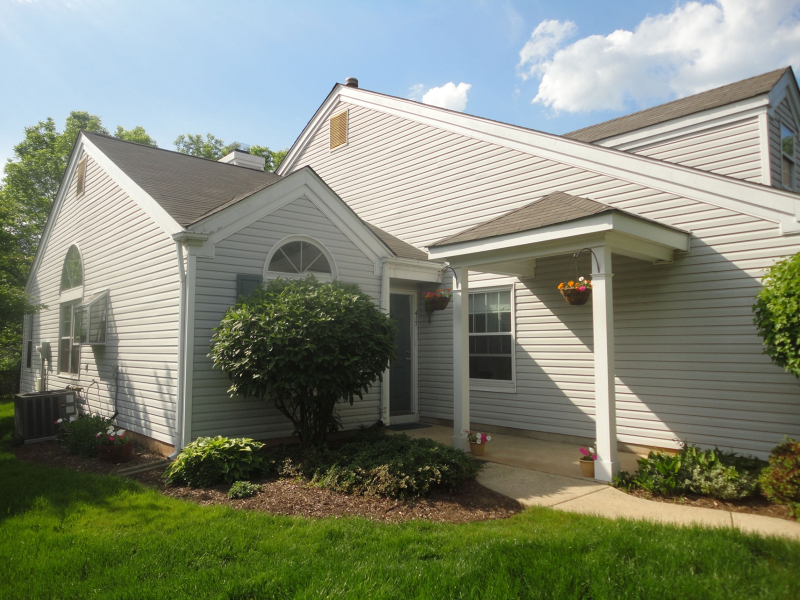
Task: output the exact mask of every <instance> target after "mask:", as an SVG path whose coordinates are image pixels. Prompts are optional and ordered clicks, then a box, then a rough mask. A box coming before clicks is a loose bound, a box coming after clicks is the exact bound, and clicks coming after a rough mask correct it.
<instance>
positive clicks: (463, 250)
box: [428, 211, 690, 260]
mask: <svg viewBox="0 0 800 600" xmlns="http://www.w3.org/2000/svg"><path fill="white" fill-rule="evenodd" d="M611 232H614V233H616V234H619V235H622V236H627V237H628V238H630V239H631V240H640V241H642V242H643V245H642V244H640V254H641V256H647V257H649V258H652V259H653V260H667V259H668V257H671V256H672V252H673V251H675V250H678V251H680V252H687V251H688V250H689V244H690V235H689V234H688V233H685V232H681V231H676V230H674V229H669V228H667V227H663V226H661V225H658V224H657V223H651V222H649V221H644V220H642V219H637V218H636V217H632V216H629V215H625V214H622V213H619V212H616V211H611V212H606V213H601V214H599V215H594V216H592V217H587V218H585V219H580V220H579V221H570V222H568V223H558V224H556V225H550V226H548V227H541V228H539V229H534V230H531V231H521V232H517V233H512V234H508V235H503V236H497V237H493V238H486V239H482V240H470V241H464V242H459V243H456V244H449V245H446V246H431V247H430V248H428V254H429V255H430V257H431V258H432V259H436V260H452V259H454V258H455V257H458V256H466V255H476V254H479V253H483V252H495V251H498V250H505V249H509V248H515V247H520V246H532V245H534V244H547V243H549V242H555V241H559V240H563V241H569V240H572V239H575V238H581V237H584V236H587V235H595V234H607V233H611ZM651 247H652V248H653V249H654V250H653V251H652V252H648V249H649V248H651ZM506 260H509V259H506Z"/></svg>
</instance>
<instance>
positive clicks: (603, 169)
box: [330, 88, 800, 234]
mask: <svg viewBox="0 0 800 600" xmlns="http://www.w3.org/2000/svg"><path fill="white" fill-rule="evenodd" d="M336 98H342V99H345V100H346V101H347V102H349V103H351V104H354V105H358V106H363V107H365V108H369V109H371V110H377V111H380V112H383V113H386V114H391V115H394V116H397V117H400V118H404V119H409V120H412V121H415V122H418V123H423V124H425V125H430V126H432V127H437V128H439V129H443V130H446V131H452V132H454V133H458V134H460V135H464V136H467V137H471V138H473V139H478V140H482V141H486V142H489V143H493V144H497V145H499V146H503V147H506V148H512V149H514V150H518V151H520V152H523V153H526V154H531V155H533V156H538V157H541V158H545V159H549V160H552V161H555V162H559V163H561V164H565V165H570V166H573V167H577V168H579V169H583V170H586V171H589V172H592V173H597V174H600V175H607V176H610V177H615V178H617V179H620V180H622V181H627V182H630V183H635V184H637V185H641V186H643V187H647V188H650V189H654V190H659V191H662V192H665V193H668V194H674V195H676V196H681V197H683V198H690V199H694V200H699V201H701V202H705V203H707V204H710V205H712V206H718V207H721V208H727V209H730V210H734V211H737V212H740V213H742V214H746V215H750V216H753V217H757V218H760V219H764V220H766V221H772V222H774V223H780V225H781V229H782V233H784V234H787V233H800V223H798V222H797V219H796V216H795V215H796V213H797V209H796V208H795V207H796V206H797V207H800V195H798V194H796V193H793V192H786V191H784V190H779V189H776V188H770V187H767V186H764V185H761V184H757V183H751V182H748V181H744V180H739V179H734V178H731V177H726V176H724V175H717V174H716V173H711V172H709V171H701V170H699V169H693V168H691V167H686V166H683V165H678V164H675V163H668V162H665V161H660V160H657V159H654V158H649V157H646V156H641V155H639V154H632V153H628V152H624V151H622V150H616V149H613V148H604V147H603V146H597V145H595V144H588V143H585V142H578V141H575V140H570V139H568V138H565V137H561V136H558V135H553V134H549V133H542V132H539V131H532V130H529V129H524V128H522V127H518V126H515V125H508V124H505V123H498V122H494V121H488V120H487V119H483V118H480V117H473V116H471V115H465V114H463V113H457V112H454V111H448V110H444V109H439V108H436V107H430V106H427V105H425V104H421V103H419V102H414V101H412V100H403V99H401V98H394V97H391V96H381V95H378V94H373V93H371V92H367V91H365V90H359V89H356V88H342V89H340V90H338V94H336V95H335V96H334V97H333V98H331V100H330V101H334V100H335V99H336Z"/></svg>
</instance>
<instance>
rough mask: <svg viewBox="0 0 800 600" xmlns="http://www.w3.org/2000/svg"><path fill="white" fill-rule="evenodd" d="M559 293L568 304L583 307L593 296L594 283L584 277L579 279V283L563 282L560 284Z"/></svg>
mask: <svg viewBox="0 0 800 600" xmlns="http://www.w3.org/2000/svg"><path fill="white" fill-rule="evenodd" d="M558 291H560V292H561V295H562V296H563V297H564V300H566V301H567V303H568V304H571V305H573V306H581V305H583V304H586V303H587V302H588V301H589V298H591V296H592V282H591V281H589V280H588V279H585V278H583V277H579V278H578V280H577V281H573V280H570V281H563V282H561V283H559V284H558Z"/></svg>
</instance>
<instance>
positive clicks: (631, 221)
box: [428, 192, 690, 481]
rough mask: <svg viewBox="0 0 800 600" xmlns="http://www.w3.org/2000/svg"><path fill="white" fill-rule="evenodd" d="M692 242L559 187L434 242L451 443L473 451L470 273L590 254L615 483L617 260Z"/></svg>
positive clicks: (683, 248) (602, 443)
mask: <svg viewBox="0 0 800 600" xmlns="http://www.w3.org/2000/svg"><path fill="white" fill-rule="evenodd" d="M689 245H690V234H689V233H688V232H686V231H683V230H680V229H677V228H674V227H670V226H668V225H664V224H662V223H658V222H656V221H652V220H650V219H645V218H643V217H640V216H638V215H635V214H633V213H630V212H627V211H624V210H620V209H616V208H614V207H611V206H608V205H605V204H602V203H599V202H596V201H593V200H590V199H587V198H580V197H577V196H572V195H570V194H566V193H563V192H555V193H552V194H549V195H547V196H545V197H543V198H541V199H539V200H536V201H534V202H532V203H530V204H528V205H526V206H523V207H522V208H520V209H517V210H514V211H511V212H509V213H507V214H505V215H502V216H500V217H498V218H496V219H492V220H491V221H488V222H486V223H482V224H479V225H477V226H475V227H472V228H470V229H467V230H465V231H462V232H460V233H458V234H456V235H453V236H450V237H448V238H445V239H443V240H441V241H439V242H437V243H435V244H434V245H432V246H431V247H429V249H428V251H429V255H430V258H431V259H433V260H437V261H439V260H442V261H445V260H446V261H447V262H448V263H449V265H450V267H451V268H452V269H453V276H454V285H453V357H454V368H453V384H454V398H453V431H452V436H451V443H452V444H453V446H455V447H458V448H461V449H462V450H465V451H467V450H469V444H468V441H467V437H466V433H465V432H466V431H467V430H469V429H470V353H469V336H470V331H469V291H470V274H469V273H470V271H473V272H488V273H499V274H504V275H509V276H517V277H535V269H536V260H537V259H540V258H544V257H551V256H558V255H565V254H566V255H576V254H577V253H579V252H581V251H588V252H590V253H591V256H592V258H591V264H592V268H591V281H592V297H591V301H590V302H591V308H589V307H588V306H587V307H584V308H583V309H584V310H591V312H592V333H593V341H592V343H593V362H594V421H595V435H596V440H597V454H598V458H597V461H596V463H595V477H596V479H598V480H600V481H611V480H612V479H613V477H614V475H616V474H617V473H618V472H619V471H620V460H621V459H620V453H619V452H618V450H617V442H618V439H617V420H616V397H615V396H616V395H615V385H616V384H615V361H614V356H615V342H614V297H613V286H612V277H613V265H612V257H613V255H622V256H627V257H631V258H635V259H638V260H642V261H647V262H650V263H653V264H659V263H669V262H672V260H673V255H674V253H675V252H688V250H689ZM575 308H576V310H580V307H575ZM575 450H577V449H575ZM576 454H577V453H576ZM631 456H634V455H631ZM576 460H577V459H576ZM634 464H635V460H634ZM624 468H626V469H627V468H628V467H627V466H626V467H624Z"/></svg>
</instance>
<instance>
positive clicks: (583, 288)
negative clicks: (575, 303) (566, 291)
mask: <svg viewBox="0 0 800 600" xmlns="http://www.w3.org/2000/svg"><path fill="white" fill-rule="evenodd" d="M578 291H579V292H585V291H586V286H585V285H582V286H581V287H579V288H578Z"/></svg>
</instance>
